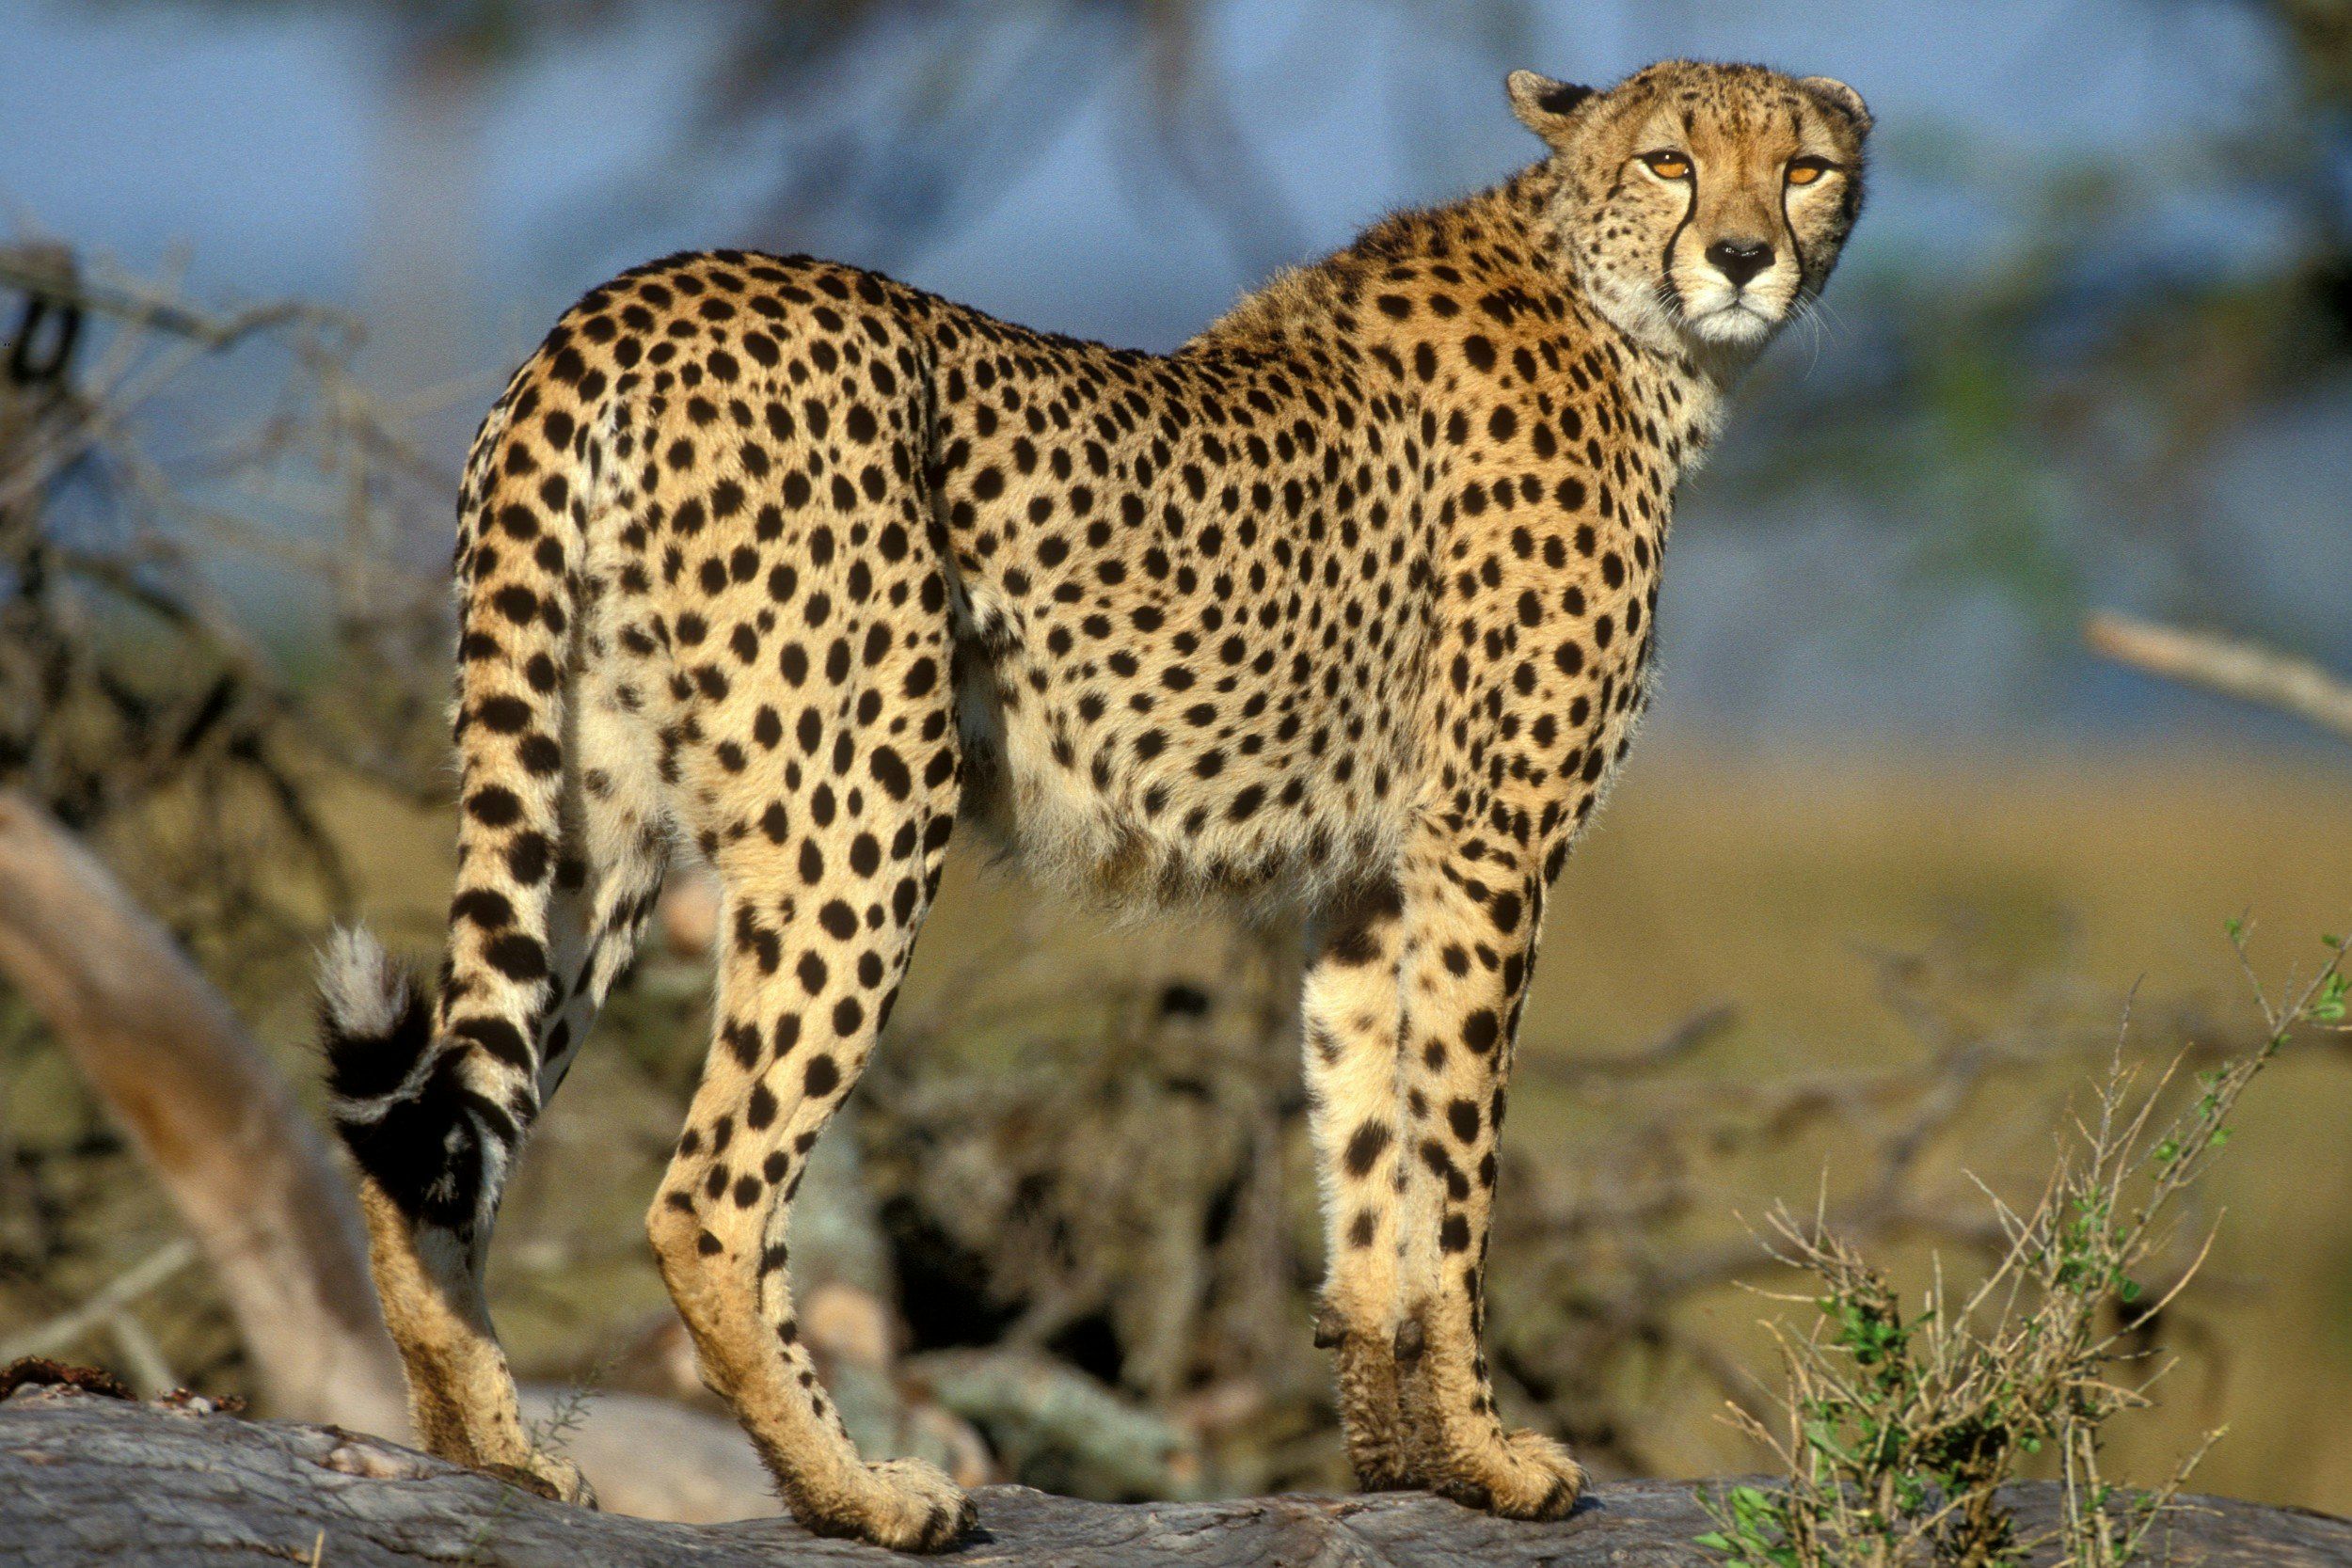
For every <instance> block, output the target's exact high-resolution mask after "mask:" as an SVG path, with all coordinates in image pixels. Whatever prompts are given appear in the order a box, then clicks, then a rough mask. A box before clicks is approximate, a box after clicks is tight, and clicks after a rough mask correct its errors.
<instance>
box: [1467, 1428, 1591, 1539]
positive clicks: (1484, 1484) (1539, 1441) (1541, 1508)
mask: <svg viewBox="0 0 2352 1568" xmlns="http://www.w3.org/2000/svg"><path fill="white" fill-rule="evenodd" d="M1447 1470H1448V1472H1449V1473H1448V1475H1447V1476H1446V1478H1445V1479H1444V1480H1443V1481H1439V1482H1438V1484H1437V1485H1436V1487H1435V1488H1434V1490H1436V1491H1438V1492H1439V1493H1442V1494H1443V1495H1444V1496H1446V1497H1451V1498H1453V1499H1454V1501H1455V1502H1457V1503H1460V1504H1462V1505H1463V1506H1465V1507H1467V1508H1475V1509H1480V1510H1483V1511H1484V1512H1486V1513H1495V1514H1500V1515H1501V1516H1502V1517H1503V1518H1505V1519H1565V1518H1566V1517H1567V1516H1568V1513H1569V1512H1570V1511H1571V1510H1573V1509H1574V1508H1575V1507H1576V1500H1577V1498H1579V1497H1582V1496H1583V1495H1584V1487H1585V1485H1586V1477H1585V1474H1584V1466H1582V1465H1579V1464H1578V1463H1577V1462H1576V1460H1575V1457H1574V1456H1573V1455H1571V1454H1570V1453H1569V1452H1568V1446H1567V1445H1566V1444H1565V1443H1562V1442H1558V1441H1556V1440H1554V1439H1552V1438H1549V1437H1547V1436H1545V1435H1544V1434H1543V1433H1539V1432H1514V1433H1510V1434H1509V1435H1508V1436H1506V1437H1502V1439H1501V1441H1499V1442H1494V1443H1489V1444H1484V1445H1481V1447H1480V1449H1479V1450H1478V1451H1477V1452H1474V1453H1470V1454H1464V1455H1461V1456H1459V1457H1458V1458H1457V1459H1456V1460H1455V1461H1454V1464H1452V1465H1448V1466H1447Z"/></svg>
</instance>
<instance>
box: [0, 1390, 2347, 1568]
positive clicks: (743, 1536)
mask: <svg viewBox="0 0 2352 1568" xmlns="http://www.w3.org/2000/svg"><path fill="white" fill-rule="evenodd" d="M2006 1496H2007V1497H2008V1499H2009V1500H2010V1503H2011V1505H2012V1506H2013V1507H2014V1508H2015V1509H2016V1510H2017V1512H2018V1513H2019V1515H2020V1523H2021V1525H2023V1526H2024V1527H2025V1528H2026V1529H2028V1530H2032V1529H2036V1528H2042V1527H2044V1526H2046V1525H2047V1524H2048V1523H2049V1521H2050V1519H2051V1517H2052V1514H2053V1513H2054V1511H2055V1509H2056V1508H2057V1506H2058V1488H2057V1487H2056V1486H2054V1485H2052V1484H2050V1483H2048V1482H2031V1483H2027V1484H2025V1485H2020V1486H2015V1487H2012V1488H2010V1490H2009V1492H2008V1494H2007V1495H2006ZM977 1497H978V1502H979V1512H980V1528H979V1530H978V1532H977V1534H976V1535H975V1537H974V1538H973V1539H972V1540H971V1541H969V1542H968V1543H967V1544H965V1545H964V1546H963V1547H962V1548H961V1550H960V1551H958V1552H957V1553H956V1554H955V1555H954V1556H953V1557H952V1558H951V1559H949V1560H950V1561H954V1562H959V1563H970V1564H986V1563H1000V1564H1049V1563H1050V1564H1064V1563H1067V1564H1081V1563H1083V1564H1087V1565H1088V1568H1148V1565H1158V1564H1168V1565H1184V1568H1215V1565H1220V1564H1227V1563H1231V1564H1234V1565H1236V1568H1241V1565H1248V1568H1256V1565H1258V1564H1263V1563H1269V1562H1295V1563H1346V1564H1353V1565H1358V1568H1454V1565H1461V1568H1469V1565H1470V1564H1473V1563H1475V1564H1480V1565H1482V1568H1515V1565H1516V1568H1534V1565H1536V1564H1539V1563H1540V1564H1549V1565H1552V1568H1603V1565H1608V1568H1686V1565H1687V1568H1698V1565H1700V1564H1705V1563H1709V1562H1711V1561H1713V1560H1714V1559H1713V1557H1712V1556H1711V1554H1709V1553H1707V1552H1705V1551H1703V1550H1701V1549H1700V1548H1699V1547H1697V1546H1696V1545H1694V1544H1692V1538H1693V1537H1695V1536H1698V1535H1700V1534H1702V1533H1704V1532H1705V1531H1706V1529H1707V1528H1708V1522H1707V1520H1706V1517H1705V1515H1704V1514H1703V1513H1701V1511H1700V1509H1699V1506H1698V1503H1697V1500H1696V1498H1695V1497H1693V1495H1692V1487H1691V1486H1690V1484H1689V1483H1687V1482H1681V1481H1630V1482H1625V1483H1621V1484H1617V1485H1611V1486H1604V1487H1601V1488H1600V1489H1599V1491H1598V1493H1597V1496H1595V1497H1593V1498H1592V1499H1591V1500H1590V1501H1589V1502H1587V1503H1586V1504H1585V1505H1584V1506H1582V1507H1581V1508H1580V1509H1578V1511H1577V1513H1576V1514H1575V1516H1574V1517H1572V1518H1570V1519H1567V1520H1564V1521H1562V1522H1561V1523H1559V1524H1555V1525H1518V1524H1511V1523H1507V1522H1504V1521H1502V1520H1498V1519H1493V1518H1490V1517H1488V1516H1486V1515H1485V1514H1482V1513H1472V1512H1470V1510H1468V1509H1464V1508H1461V1507H1458V1506H1457V1505H1455V1504H1454V1503H1450V1502H1446V1501H1444V1500H1442V1499H1440V1498H1438V1497H1431V1496H1428V1495H1427V1494H1424V1493H1410V1492H1406V1493H1388V1494H1382V1495H1377V1496H1372V1497H1254V1498H1246V1499H1241V1500H1237V1501H1230V1502H1206V1503H1172V1504H1158V1503H1138V1504H1127V1505H1116V1504H1109V1503H1086V1502H1073V1501H1071V1500H1068V1499H1066V1498H1060V1497H1048V1496H1046V1495H1045V1494H1043V1493H1041V1492H1033V1491H1030V1490H1028V1489H1026V1488H1024V1487H1011V1486H992V1487H987V1488H984V1489H983V1490H981V1491H980V1492H979V1493H978V1494H977ZM0 1521H6V1526H5V1528H6V1535H7V1542H8V1550H9V1551H10V1553H11V1554H14V1555H16V1557H17V1559H18V1560H26V1561H31V1562H36V1563H40V1564H42V1565H44V1568H83V1565H85V1564H87V1565H93V1568H95V1565H99V1564H105V1565H109V1568H111V1565H114V1564H119V1563H129V1562H137V1563H140V1564H143V1565H144V1564H156V1565H161V1568H169V1565H173V1564H180V1563H188V1564H197V1563H203V1564H215V1563H219V1562H222V1561H225V1560H230V1555H231V1554H241V1555H244V1556H248V1557H252V1558H268V1559H276V1560H285V1561H291V1562H297V1563H317V1564H320V1565H321V1568H326V1565H332V1568H397V1565H400V1564H414V1563H424V1562H436V1563H453V1562H457V1563H472V1564H482V1565H491V1564H512V1565H515V1568H528V1565H537V1564H548V1568H556V1565H559V1564H560V1565H562V1568H623V1565H629V1564H644V1565H647V1568H651V1565H653V1564H671V1563H680V1562H692V1563H695V1564H697V1565H699V1568H778V1565H780V1564H796V1563H797V1564H824V1563H838V1564H849V1563H870V1564H876V1565H881V1564H887V1563H893V1562H904V1561H907V1559H903V1558H898V1557H896V1556H894V1555H892V1554H890V1553H887V1552H883V1551H882V1550H880V1549H879V1548H876V1547H871V1546H864V1545H859V1544H853V1543H850V1542H844V1541H825V1540H818V1539H817V1538H815V1537H812V1536H810V1535H809V1534H807V1533H806V1532H805V1531H803V1530H802V1529H801V1528H799V1527H798V1526H796V1525H794V1524H792V1523H791V1522H790V1521H789V1520H787V1519H753V1520H742V1521H739V1522H736V1523H732V1524H723V1525H703V1526H692V1525H665V1524H654V1523H650V1522H648V1521H645V1520H642V1519H629V1518H624V1517H620V1516H617V1515H613V1514H609V1513H590V1512H588V1511H586V1510H583V1509H578V1508H570V1507H566V1506H564V1505H563V1504H559V1503H550V1502H547V1501H543V1500H542V1499H540V1498H537V1497H530V1496H527V1495H525V1494H523V1493H520V1492H517V1491H516V1490H514V1489H513V1488H511V1487H508V1486H505V1485H503V1484H501V1482H499V1481H495V1480H493V1479H491V1478H490V1477H487V1476H483V1475H478V1474H476V1473H474V1472H472V1471H469V1470H464V1469H460V1468H457V1467H456V1466H453V1465H446V1464H443V1463H442V1462H441V1461H439V1460H436V1459H428V1458H426V1457H425V1456H424V1455H422V1454H419V1453H414V1452H411V1451H410V1450H408V1449H401V1448H397V1447H394V1446H393V1445H391V1444H389V1443H387V1442H384V1441H382V1440H381V1439H378V1438H372V1437H359V1436H354V1435H353V1434H351V1433H345V1432H342V1431H338V1430H336V1429H334V1428H331V1427H314V1426H301V1425H296V1424H294V1423H292V1422H285V1421H246V1420H241V1419H239V1418H235V1417H232V1416H228V1415H223V1414H217V1413H213V1412H211V1411H210V1410H209V1407H206V1406H204V1405H203V1404H202V1403H201V1402H196V1403H183V1404H182V1405H180V1406H177V1407H175V1406H172V1405H170V1404H168V1403H161V1404H139V1403H135V1402H130V1401H125V1400H119V1399H112V1398H107V1397H105V1396H103V1395H100V1394H92V1393H85V1392H81V1391H78V1390H72V1389H65V1388H56V1387H43V1388H27V1389H24V1390H23V1391H20V1392H19V1393H17V1394H16V1395H15V1396H14V1397H13V1398H11V1399H8V1400H7V1401H6V1402H0ZM2169 1548H2170V1554H2171V1560H2173V1561H2175V1562H2201V1563H2202V1564H2204V1565H2206V1568H2255V1565H2256V1564H2260V1565H2262V1568H2322V1565H2334V1568H2340V1565H2342V1564H2344V1563H2347V1562H2352V1521H2347V1520H2344V1519H2335V1518H2330V1517H2328V1516H2326V1515H2322V1514H2317V1513H2304V1512H2301V1511H2299V1510H2296V1509H2281V1508H2265V1507H2261V1506H2258V1505H2256V1504H2251V1503H2241V1502H2230V1501H2224V1500H2220V1499H2215V1498H2202V1497H2201V1498H2193V1499H2188V1501H2187V1505H2186V1506H2185V1507H2184V1508H2183V1509H2182V1511H2181V1512H2180V1513H2178V1514H2177V1515H2175V1518H2174V1525H2173V1529H2172V1533H2171V1538H2170V1541H2169Z"/></svg>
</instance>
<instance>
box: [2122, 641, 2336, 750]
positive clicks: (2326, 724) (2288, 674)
mask: <svg viewBox="0 0 2352 1568" xmlns="http://www.w3.org/2000/svg"><path fill="white" fill-rule="evenodd" d="M2083 641H2085V642H2087V643H2089V644H2090V650H2091V652H2093V653H2096V654H2099V655H2102V656H2103V657H2107V658H2111V659H2113V660H2115V661H2116V662H2117V663H2119V664H2128V665H2130V666H2131V667H2132V668H2134V669H2136V670H2145V671H2147V672H2148V673H2150V674H2153V675H2163V676H2165V677H2166V678H2168V679H2170V680H2176V681H2180V682H2182V683H2184V684H2185V685H2188V686H2201V687H2203V688H2204V689H2206V690H2208V691H2218V692H2220V693H2221V694H2222V695H2224V696H2228V697H2236V698H2238V699H2240V700H2241V701H2244V702H2249V703H2255V704H2258V705H2261V706H2264V707H2268V708H2276V709H2277V710H2279V711H2280V712H2281V713H2287V714H2292V715H2293V716H2294V717H2296V718H2297V719H2300V720H2302V721H2304V722H2306V723H2308V724H2314V725H2317V726H2318V727H2319V728H2321V729H2323V730H2326V731H2328V733H2329V734H2330V735H2334V736H2339V737H2341V738H2343V739H2345V740H2352V682H2346V681H2344V680H2342V679H2340V678H2338V677H2337V676H2335V675H2332V674H2330V673H2328V672H2327V671H2325V670H2323V669H2321V668H2320V667H2319V666H2318V665H2316V664H2313V663H2312V662H2310V661H2309V660H2307V659H2300V658H2293V657H2288V656H2287V655H2285V654H2281V653H2277V652H2274V651H2273V650H2271V649H2268V648H2265V647H2263V646H2261V645H2260V644H2258V643H2253V642H2243V641H2238V640H2237V639H2235V638H2231V637H2222V636H2219V635H2217V634H2216V633H2213V632H2202V631H2182V630H2180V629H2178V628H2176V627H2172V626H2156V625H2154V624H2153V623H2151V622H2147V621H2135V620H2132V619H2130V618H2128V617H2126V616H2122V615H2111V614H2105V613H2102V614H2097V615H2093V616H2091V617H2090V619H2089V620H2088V621H2086V622H2084V623H2083Z"/></svg>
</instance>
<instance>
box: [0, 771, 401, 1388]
mask: <svg viewBox="0 0 2352 1568" xmlns="http://www.w3.org/2000/svg"><path fill="white" fill-rule="evenodd" d="M0 975H5V976H6V977H7V979H8V981H9V983H10V984H12V985H14V986H15V987H16V988H17V989H18V990H20V991H22V992H23V993H24V997H25V999H26V1000H27V1001H28V1002H30V1003H31V1004H32V1006H33V1008H34V1010H35V1011H37V1012H38V1013H40V1015H41V1017H42V1019H43V1020H45V1021H46V1022H47V1023H48V1025H49V1027H50V1030H51V1031H52V1032H53V1033H54V1034H55V1035H56V1038H57V1041H58V1043H59V1044H60V1045H61V1046H63V1047H64V1048H65V1050H66V1052H67V1053H69V1054H70V1055H72V1058H73V1061H74V1065H75V1066H76V1067H78V1068H79V1069H81V1071H82V1074H83V1076H84V1077H85V1078H87V1080H88V1081H89V1084H90V1086H91V1087H92V1088H93V1089H95V1090H96V1091H97V1093H98V1095H99V1097H100V1098H101V1099H102V1100H103V1101H105V1103H106V1106H107V1108H108V1109H109V1110H110V1111H112V1112H113V1114H114V1116H115V1117H116V1119H117V1120H119V1122H120V1123H121V1124H122V1126H123V1128H124V1129H125V1131H127V1132H129V1133H130V1135H131V1137H132V1139H133V1140H134V1141H135V1143H136V1144H137V1145H138V1148H139V1150H140V1152H141V1153H142V1154H144V1155H145V1156H146V1157H147V1161H148V1164H150V1166H151V1168H152V1169H153V1170H154V1172H155V1174H156V1176H157V1178H158V1179H159V1180H161V1181H162V1183H163V1185H164V1188H165V1190H166V1191H167V1193H168V1194H169V1195H170V1196H171V1200H172V1203H173V1205H174V1206H175V1207H176V1208H177V1209H178V1210H179V1212H180V1213H181V1215H182V1217H183V1219H185V1220H186V1221H187V1224H188V1228H189V1230H190V1231H191V1232H193V1234H194V1236H195V1239H196V1243H197V1245H198V1246H199V1247H200V1248H202V1249H203V1253H204V1258H205V1260H206V1261H207V1262H208V1263H210V1264H211V1265H212V1268H213V1273H214V1275H215V1278H216V1279H217V1280H218V1281H219V1283H220V1288H221V1292H222V1294H223V1295H225V1296H226V1297H227V1298H228V1302H229V1309H230V1313H231V1314H232V1315H233V1316H234V1317H235V1319H236V1322H237V1329H238V1333H239V1334H240V1336H241V1337H242V1338H243V1339H244V1341H245V1343H246V1347H247V1348H248V1350H249V1351H250V1352H251V1354H252V1361H253V1367H254V1371H255V1374H256V1379H257V1382H258V1383H259V1385H260V1386H259V1388H258V1389H257V1392H259V1393H260V1395H261V1396H262V1399H263V1401H264V1402H266V1403H267V1404H268V1406H269V1408H270V1409H272V1410H273V1411H276V1412H278V1414H281V1415H286V1416H294V1417H309V1418H316V1419H325V1420H338V1421H343V1422H346V1423H348V1424H350V1425H353V1426H358V1427H365V1428H367V1429H368V1430H371V1431H376V1432H405V1431H406V1430H407V1414H406V1400H405V1395H404V1394H403V1392H402V1389H401V1379H400V1369H399V1365H398V1362H397V1361H396V1359H395V1358H394V1356H393V1354H392V1351H391V1343H390V1341H389V1339H388V1338H386V1337H385V1334H384V1329H383V1324H382V1320H381V1319H380V1318H379V1316H378V1315H377V1308H376V1303H375V1292H374V1291H373V1288H372V1287H371V1286H370V1284H369V1281H368V1274H367V1265H366V1262H365V1258H366V1252H365V1249H364V1246H363V1244H362V1243H361V1241H360V1239H359V1236H360V1231H359V1215H358V1209H357V1207H356V1206H355V1205H354V1204H353V1202H352V1200H351V1196H350V1192H349V1189H348V1187H347V1186H346V1184H345V1183H344V1180H343V1178H342V1173H341V1172H340V1171H339V1170H337V1169H336V1167H335V1164H334V1162H333V1160H332V1159H331V1158H330V1157H329V1156H328V1154H327V1149H326V1140H325V1139H324V1138H323V1137H321V1136H320V1134H319V1133H318V1132H317V1131H316V1130H315V1129H314V1128H313V1127H312V1126H311V1125H310V1121H309V1120H308V1119H307V1118H306V1117H304V1116H303V1115H302V1112H301V1110H300V1108H299V1107H298V1106H296V1105H295V1103H294V1096H293V1093H292V1092H291V1091H290V1090H289V1089H288V1087H287V1085H286V1083H285V1080H284V1079H283V1078H281V1077H280V1076H279V1075H278V1070H277V1069H276V1068H275V1067H273V1066H272V1065H271V1063H270V1061H269V1059H268V1057H267V1056H265V1055H264V1054H263V1053H262V1049H261V1047H260V1046H259V1044H257V1043H256V1042H255V1041H254V1039H253V1038H252V1037H251V1036H250V1035H248V1034H247V1033H246V1029H245V1026H244V1025H243V1024H242V1023H241V1022H238V1020H237V1017H236V1015H235V1014H234V1013H233V1012H231V1011H230V1008H229V1006H228V1004H227V1003H226V1002H224V1001H223V1000H222V999H221V996H220V993H219V992H218V991H216V990H214V989H213V987H212V985H211V984H210V983H209V982H208V981H207V980H206V979H205V978H204V976H203V974H201V973H199V971H198V970H197V968H196V966H195V965H194V964H192V963H190V962H189V961H188V959H187V957H186V955H184V954H183V953H182V952H181V950H180V947H179V944H178V943H176V942H173V941H172V939H171V935H170V933H169V932H167V931H166V930H165V929H164V928H163V927H162V926H160V925H158V924H157V923H156V921H155V920H154V918H153V917H152V916H151V915H150V914H148V913H147V911H144V910H142V909H140V908H139V907H138V905H137V904H136V903H135V902H134V901H133V900H132V898H131V896H130V895H128V894H127V893H125V892H124V891H123V888H122V885H121V884H120V883H119V882H118V881H116V880H115V879H114V876H113V875H112V874H111V873H110V872H108V871H107V869H106V868H105V867H104V866H103V864H101V863H99V861H98V859H97V857H96V856H94V855H92V854H91V853H90V852H89V851H88V850H87V849H86V848H84V847H82V845H81V843H80V842H79V841H78V840H77V839H75V838H74V836H73V835H72V833H70V832H67V831H66V830H65V829H64V828H62V827H60V826H59V825H58V824H57V823H56V820H55V819H54V818H52V817H51V816H49V814H48V813H47V812H45V811H43V810H41V809H40V807H39V806H38V805H36V804H34V803H33V802H32V801H31V800H27V799H25V798H24V797H23V796H21V795H17V794H14V793H12V792H11V793H0Z"/></svg>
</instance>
